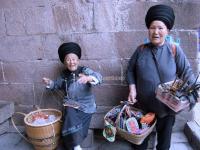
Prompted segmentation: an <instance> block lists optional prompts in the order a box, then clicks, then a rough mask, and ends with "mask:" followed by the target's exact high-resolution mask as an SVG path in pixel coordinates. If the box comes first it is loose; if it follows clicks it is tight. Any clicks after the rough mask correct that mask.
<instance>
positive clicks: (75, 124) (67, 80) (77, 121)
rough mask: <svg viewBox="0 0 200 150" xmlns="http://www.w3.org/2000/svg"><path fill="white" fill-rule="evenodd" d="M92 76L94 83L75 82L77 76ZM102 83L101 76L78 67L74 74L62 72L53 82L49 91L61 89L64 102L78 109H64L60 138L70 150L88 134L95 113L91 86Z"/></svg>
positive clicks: (66, 71)
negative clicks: (63, 93)
mask: <svg viewBox="0 0 200 150" xmlns="http://www.w3.org/2000/svg"><path fill="white" fill-rule="evenodd" d="M80 73H81V74H85V75H88V76H92V77H93V80H94V82H91V83H86V84H80V83H78V82H77V80H78V78H79V74H80ZM101 82H102V76H101V75H100V74H99V73H97V72H94V71H93V70H91V69H89V68H88V67H81V66H79V67H78V69H77V70H76V71H74V72H71V71H69V70H64V71H63V72H62V74H61V76H60V77H58V79H56V80H54V81H53V82H52V83H51V84H50V86H49V89H51V90H54V89H62V90H64V92H65V97H64V100H63V101H64V102H68V101H71V102H75V103H77V104H78V105H79V106H80V107H79V109H75V108H72V107H64V110H63V112H64V114H63V127H62V136H63V139H64V144H65V146H66V147H67V148H68V149H72V148H73V147H74V146H76V145H80V144H81V142H82V141H83V140H84V138H85V137H86V136H87V134H88V128H89V125H90V121H91V117H92V114H93V113H94V112H95V111H96V103H95V97H94V95H93V94H92V85H96V84H99V83H101Z"/></svg>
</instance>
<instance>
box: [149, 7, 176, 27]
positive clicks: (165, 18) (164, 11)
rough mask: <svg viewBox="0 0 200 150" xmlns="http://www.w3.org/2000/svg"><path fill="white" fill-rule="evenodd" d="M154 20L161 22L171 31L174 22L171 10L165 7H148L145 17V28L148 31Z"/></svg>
mask: <svg viewBox="0 0 200 150" xmlns="http://www.w3.org/2000/svg"><path fill="white" fill-rule="evenodd" d="M154 20H159V21H162V22H163V23H164V24H165V25H166V26H167V28H168V29H169V30H171V29H172V27H173V25H174V20H175V15H174V11H173V9H172V8H171V7H170V6H167V5H155V6H152V7H150V8H149V10H148V12H147V14H146V17H145V22H146V26H147V28H148V29H149V27H150V25H151V22H152V21H154Z"/></svg>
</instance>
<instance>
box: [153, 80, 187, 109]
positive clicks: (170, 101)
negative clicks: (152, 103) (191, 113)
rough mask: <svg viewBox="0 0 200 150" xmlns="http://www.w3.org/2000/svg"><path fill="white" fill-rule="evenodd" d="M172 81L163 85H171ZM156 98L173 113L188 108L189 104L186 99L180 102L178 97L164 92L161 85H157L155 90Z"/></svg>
mask: <svg viewBox="0 0 200 150" xmlns="http://www.w3.org/2000/svg"><path fill="white" fill-rule="evenodd" d="M172 83H173V81H171V82H167V83H165V85H167V86H168V85H171V84H172ZM156 98H157V99H158V100H160V101H161V102H162V103H164V104H165V105H166V106H168V107H169V108H170V109H172V110H173V111H174V112H176V113H177V112H179V111H181V110H183V109H186V108H188V107H189V105H190V102H189V101H188V99H186V98H185V99H182V100H180V99H179V98H178V97H176V96H175V95H173V94H172V93H170V92H169V91H166V90H164V88H163V86H162V85H159V86H158V88H157V89H156Z"/></svg>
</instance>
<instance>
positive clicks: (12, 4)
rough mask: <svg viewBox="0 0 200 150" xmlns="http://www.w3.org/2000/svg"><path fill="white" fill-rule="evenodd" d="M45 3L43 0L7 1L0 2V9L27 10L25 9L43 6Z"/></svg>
mask: <svg viewBox="0 0 200 150" xmlns="http://www.w3.org/2000/svg"><path fill="white" fill-rule="evenodd" d="M45 4H47V2H46V1H45V0H28V1H24V0H9V1H4V0H3V1H1V5H0V8H9V9H10V8H27V7H40V6H45Z"/></svg>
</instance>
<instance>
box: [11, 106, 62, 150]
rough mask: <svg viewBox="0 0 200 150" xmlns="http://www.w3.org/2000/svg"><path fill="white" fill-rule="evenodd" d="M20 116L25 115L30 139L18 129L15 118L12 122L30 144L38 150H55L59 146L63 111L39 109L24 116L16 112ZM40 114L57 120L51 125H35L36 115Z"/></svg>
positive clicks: (26, 128)
mask: <svg viewBox="0 0 200 150" xmlns="http://www.w3.org/2000/svg"><path fill="white" fill-rule="evenodd" d="M16 113H18V114H22V115H24V116H25V117H24V123H25V130H26V134H27V136H28V138H26V137H25V136H23V135H22V134H21V133H20V131H19V130H18V129H17V127H16V125H15V123H14V120H13V118H11V121H12V123H13V126H14V127H15V129H16V130H17V131H18V133H19V134H20V135H21V136H22V137H23V138H24V139H25V140H26V141H27V142H29V143H31V144H33V146H34V148H35V149H36V150H54V149H56V147H57V146H58V142H59V139H60V131H61V121H60V120H61V117H62V113H61V111H59V110H57V109H38V110H36V111H32V112H30V113H29V114H24V113H20V112H16ZM38 113H43V114H45V115H54V116H55V120H54V121H51V122H49V123H44V124H41V125H35V124H33V120H34V115H36V114H38Z"/></svg>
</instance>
